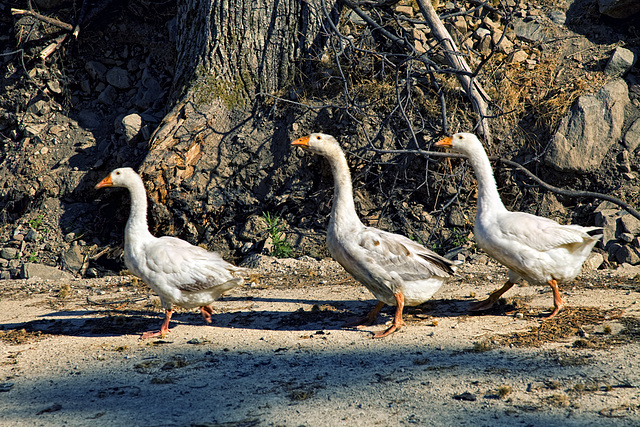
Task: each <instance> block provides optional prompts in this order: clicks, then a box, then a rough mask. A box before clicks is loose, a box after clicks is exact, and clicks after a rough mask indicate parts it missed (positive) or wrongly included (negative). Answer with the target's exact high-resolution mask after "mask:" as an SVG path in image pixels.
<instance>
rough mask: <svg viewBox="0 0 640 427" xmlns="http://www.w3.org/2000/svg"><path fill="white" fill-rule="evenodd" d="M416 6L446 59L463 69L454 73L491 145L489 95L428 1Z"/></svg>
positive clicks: (419, 2)
mask: <svg viewBox="0 0 640 427" xmlns="http://www.w3.org/2000/svg"><path fill="white" fill-rule="evenodd" d="M417 4H418V8H419V9H420V12H421V13H422V16H423V17H424V19H425V20H426V21H427V25H429V27H430V28H431V31H432V32H433V34H434V35H435V36H436V38H437V39H438V41H439V42H440V43H441V44H442V45H443V46H444V53H445V57H446V58H447V61H448V62H449V64H450V65H451V67H453V68H454V69H456V70H460V71H464V72H465V73H456V76H457V77H458V80H460V83H461V84H462V87H463V88H464V90H465V92H466V93H467V96H468V97H469V99H470V100H471V103H472V104H473V109H474V110H475V111H476V113H477V114H478V115H479V116H480V129H481V132H482V135H483V136H484V139H485V142H486V143H487V144H488V145H489V146H493V144H492V137H491V129H490V128H489V123H488V122H487V116H488V114H487V112H488V104H487V103H488V102H489V101H491V98H489V95H487V93H486V92H485V91H484V89H483V88H482V85H480V83H479V82H478V81H477V80H476V79H475V78H474V77H473V73H472V72H471V68H470V67H469V65H468V64H467V62H466V61H465V60H464V58H463V57H462V54H461V53H460V51H459V50H458V48H457V47H456V45H455V43H454V42H453V39H452V38H451V35H450V34H449V32H448V31H447V29H446V28H445V27H444V25H443V24H442V22H441V21H440V18H439V17H438V15H437V14H436V11H435V9H434V8H433V5H432V4H431V2H430V1H426V2H425V1H424V0H417Z"/></svg>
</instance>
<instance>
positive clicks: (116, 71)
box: [106, 67, 131, 89]
mask: <svg viewBox="0 0 640 427" xmlns="http://www.w3.org/2000/svg"><path fill="white" fill-rule="evenodd" d="M106 78H107V83H109V84H110V85H111V86H114V87H116V88H118V89H129V88H130V87H131V83H130V82H129V73H128V72H127V70H124V69H122V68H120V67H113V68H112V69H110V70H109V71H107V76H106Z"/></svg>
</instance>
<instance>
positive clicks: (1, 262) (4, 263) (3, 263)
mask: <svg viewBox="0 0 640 427" xmlns="http://www.w3.org/2000/svg"><path fill="white" fill-rule="evenodd" d="M0 268H9V260H8V259H4V258H0Z"/></svg>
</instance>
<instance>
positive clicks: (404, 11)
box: [396, 6, 413, 18]
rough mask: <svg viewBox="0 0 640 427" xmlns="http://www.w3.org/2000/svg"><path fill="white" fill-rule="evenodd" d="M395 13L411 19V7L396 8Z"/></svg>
mask: <svg viewBox="0 0 640 427" xmlns="http://www.w3.org/2000/svg"><path fill="white" fill-rule="evenodd" d="M396 12H398V13H402V14H403V15H407V16H408V17H409V18H413V7H411V6H396Z"/></svg>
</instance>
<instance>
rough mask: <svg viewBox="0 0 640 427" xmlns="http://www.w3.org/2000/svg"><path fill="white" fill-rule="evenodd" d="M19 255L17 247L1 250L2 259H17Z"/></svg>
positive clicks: (0, 256)
mask: <svg viewBox="0 0 640 427" xmlns="http://www.w3.org/2000/svg"><path fill="white" fill-rule="evenodd" d="M17 257H18V250H17V249H16V248H2V250H0V258H2V259H16V258H17Z"/></svg>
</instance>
